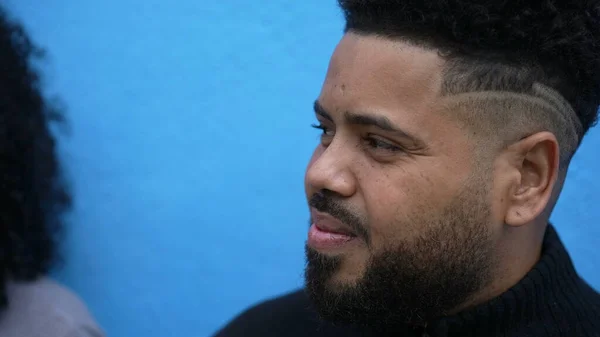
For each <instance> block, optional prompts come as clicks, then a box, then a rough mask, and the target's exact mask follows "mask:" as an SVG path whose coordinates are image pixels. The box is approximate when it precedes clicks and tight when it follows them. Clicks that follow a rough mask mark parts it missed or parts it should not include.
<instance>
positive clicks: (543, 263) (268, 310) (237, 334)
mask: <svg viewBox="0 0 600 337" xmlns="http://www.w3.org/2000/svg"><path fill="white" fill-rule="evenodd" d="M394 335H396V336H406V337H412V336H414V337H421V336H430V337H451V336H453V337H454V336H455V337H469V336H473V337H475V336H477V337H479V336H481V337H484V336H485V337H494V336H505V337H513V336H514V337H521V336H531V337H544V336H553V337H559V336H560V337H584V336H585V337H600V294H598V292H596V291H594V289H592V288H591V287H590V286H589V285H588V284H587V283H586V282H585V281H584V280H582V279H581V278H580V277H579V276H578V275H577V272H576V271H575V268H574V267H573V264H572V262H571V259H570V257H569V255H568V253H567V251H566V250H565V247H564V246H563V244H562V242H561V240H560V238H559V237H558V235H557V233H556V231H555V229H554V228H553V227H552V226H548V230H547V231H546V235H545V238H544V244H543V248H542V256H541V258H540V260H539V262H538V263H537V264H536V265H535V266H534V268H533V269H532V270H531V271H530V272H529V273H528V274H527V275H526V276H525V277H524V278H523V279H522V280H521V281H520V282H519V283H518V284H516V285H515V286H514V287H512V288H511V289H509V290H508V291H507V292H505V293H504V294H502V295H500V296H499V297H497V298H494V299H492V300H490V301H489V302H487V303H484V304H482V305H480V306H477V307H475V308H472V309H469V310H467V311H464V312H461V313H459V314H457V315H455V316H451V317H444V318H441V319H439V320H437V321H435V322H431V323H430V324H428V326H427V328H419V329H416V328H415V329H413V328H408V327H407V328H406V329H405V330H403V331H397V333H395V334H394ZM242 336H243V337H275V336H277V337H330V336H340V337H341V336H347V337H354V336H357V337H358V336H373V335H372V334H369V333H367V332H365V331H360V330H358V329H356V328H353V327H350V326H333V325H332V324H329V323H327V322H323V321H321V320H319V318H318V317H317V314H316V313H315V312H314V311H313V310H312V309H311V305H310V302H309V299H308V297H307V296H306V295H305V293H304V292H303V291H297V292H294V293H291V294H288V295H286V296H283V297H279V298H276V299H273V300H270V301H267V302H264V303H262V304H259V305H257V306H255V307H253V308H251V309H249V310H247V311H245V312H244V313H242V314H241V315H240V316H238V317H237V318H235V319H234V320H233V321H232V322H230V323H229V324H228V325H227V326H226V327H225V328H223V329H222V330H221V331H219V332H217V334H216V335H215V337H242Z"/></svg>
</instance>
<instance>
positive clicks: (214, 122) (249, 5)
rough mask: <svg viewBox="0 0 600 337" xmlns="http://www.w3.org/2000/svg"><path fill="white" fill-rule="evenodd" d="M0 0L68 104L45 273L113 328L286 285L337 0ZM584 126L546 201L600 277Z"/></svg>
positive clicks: (215, 311)
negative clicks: (62, 222)
mask: <svg viewBox="0 0 600 337" xmlns="http://www.w3.org/2000/svg"><path fill="white" fill-rule="evenodd" d="M5 2H7V3H8V6H9V8H11V9H12V10H13V13H15V14H16V15H17V16H18V17H20V18H22V19H23V21H24V22H25V23H26V25H27V27H28V28H29V29H30V31H31V33H32V35H33V37H34V38H35V39H36V40H37V41H38V42H40V43H41V44H42V45H44V46H46V47H47V48H48V50H49V52H50V55H49V56H50V57H49V59H48V62H47V63H46V65H45V69H47V84H48V86H47V87H48V90H49V93H58V94H60V95H61V96H62V98H63V100H64V101H65V103H66V105H67V106H68V112H69V118H70V122H71V129H72V134H71V136H70V137H68V138H64V139H63V142H62V152H63V156H64V160H65V162H66V164H67V168H68V173H69V175H70V176H71V179H72V181H73V184H74V189H75V193H76V195H77V204H76V207H75V210H74V212H73V214H72V217H71V220H72V228H71V230H70V234H69V237H68V240H67V242H66V251H67V254H68V259H69V260H68V263H67V264H66V266H65V268H63V269H62V270H61V271H59V272H58V274H57V277H58V278H59V279H60V280H62V281H63V282H64V283H65V284H67V285H68V286H70V287H72V288H73V289H75V291H77V292H78V293H79V294H80V295H81V297H82V298H83V299H84V300H85V301H86V302H87V303H88V305H89V307H90V308H91V310H92V311H93V313H94V314H95V315H96V317H97V319H98V320H99V321H100V323H101V324H102V325H103V326H104V328H105V329H106V331H107V332H108V334H109V335H110V336H116V337H126V336H146V337H165V336H207V335H209V334H210V333H211V332H213V331H214V330H215V329H216V328H218V327H219V326H220V325H222V324H224V323H225V322H226V321H227V320H228V319H229V318H230V317H231V316H233V315H234V314H236V313H237V312H238V311H239V310H241V309H242V308H243V307H245V306H247V305H249V304H251V303H253V302H255V301H257V300H260V299H262V298H265V297H268V296H272V295H275V294H278V293H281V292H284V291H287V290H290V289H292V288H294V287H297V286H299V285H301V282H302V268H303V262H304V261H303V241H304V237H305V235H306V219H307V212H306V207H305V201H304V198H303V187H302V176H303V171H304V167H305V164H306V162H307V160H308V158H309V155H310V153H311V150H312V147H313V145H314V144H315V142H316V141H317V134H316V133H314V131H311V130H310V129H309V127H308V126H309V124H310V123H311V122H313V117H312V106H311V103H312V101H313V99H314V98H316V96H317V94H318V92H319V90H320V85H321V81H322V80H323V77H324V75H325V69H326V66H327V62H328V58H329V56H330V54H331V52H332V50H333V48H334V46H335V43H336V42H337V40H338V38H339V37H340V36H341V25H342V21H341V17H340V15H339V13H338V11H337V8H336V7H335V1H334V0H328V1H323V0H303V1H264V2H261V3H260V4H259V3H257V2H256V1H241V0H226V1H210V2H209V1H198V0H177V1H172V2H169V1H164V0H143V1H142V0H138V1H134V0H103V1H92V0H70V1H69V0H62V1H51V0H46V1H39V0H35V1H34V0H5ZM207 3H211V4H212V5H208V4H207ZM175 4H176V5H175ZM599 131H600V130H596V131H594V132H592V133H591V134H590V135H589V137H588V138H587V139H586V142H585V143H584V145H583V147H582V148H581V150H580V152H579V154H578V155H577V157H576V158H575V162H574V164H573V167H572V171H571V173H570V178H569V182H568V184H567V186H566V188H565V191H564V194H563V197H562V199H561V201H560V205H559V206H558V209H557V211H556V213H555V215H554V220H555V222H556V223H557V226H558V227H559V230H560V231H561V233H562V236H563V237H564V239H565V241H566V243H567V245H568V247H569V248H570V250H571V252H572V254H573V256H574V259H575V260H576V264H577V267H578V269H579V270H580V271H581V273H582V274H583V275H584V276H586V277H587V278H588V279H589V280H590V281H591V283H592V284H593V285H594V286H596V287H598V288H600V272H599V270H600V262H599V261H600V252H599V250H598V249H597V245H598V244H599V243H600V240H599V239H598V235H600V223H599V222H600V221H598V219H600V209H599V207H598V204H599V203H600V192H599V188H600V180H598V178H597V174H594V173H596V172H600V159H599V158H600V157H599V156H598V153H597V149H598V148H599V147H600V132H599Z"/></svg>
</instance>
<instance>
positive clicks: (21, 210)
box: [0, 8, 103, 337]
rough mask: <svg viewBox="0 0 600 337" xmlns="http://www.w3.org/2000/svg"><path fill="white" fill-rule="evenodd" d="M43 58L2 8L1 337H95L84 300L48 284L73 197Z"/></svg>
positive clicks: (58, 117)
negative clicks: (45, 87) (39, 63)
mask: <svg viewBox="0 0 600 337" xmlns="http://www.w3.org/2000/svg"><path fill="white" fill-rule="evenodd" d="M42 56H43V52H42V50H40V49H39V48H37V47H36V46H35V45H34V44H33V43H32V41H31V40H30V38H29V37H28V35H27V33H26V31H25V29H24V28H23V26H22V25H20V24H19V23H18V22H16V21H14V20H12V18H11V17H10V16H9V15H8V14H7V12H6V11H5V10H4V9H3V8H0V67H1V68H2V72H1V74H0V224H1V226H2V229H1V230H0V271H1V273H2V275H1V277H0V336H2V337H35V336H45V337H101V336H103V332H102V331H101V329H100V328H99V327H98V325H97V324H96V322H95V321H94V319H93V318H92V316H91V314H90V313H89V312H88V310H87V308H86V306H85V305H84V304H83V303H82V301H81V300H80V299H79V298H78V297H77V296H76V295H75V294H73V293H72V292H71V291H69V290H68V289H66V288H65V287H64V286H61V285H60V284H58V283H57V282H55V281H52V280H51V279H50V278H48V277H47V274H48V273H49V271H50V270H51V268H52V267H53V266H54V263H55V262H56V261H57V257H58V256H57V255H58V254H57V250H58V248H57V245H58V243H59V241H58V240H59V238H60V234H61V229H62V228H63V217H62V216H63V215H64V213H65V212H66V211H68V210H69V207H70V205H71V194H70V192H69V190H68V187H67V185H66V183H65V180H64V179H63V176H62V174H61V167H60V163H59V160H58V158H57V149H56V140H55V138H54V137H53V135H52V133H51V130H50V124H51V123H52V122H60V121H63V120H64V118H63V114H62V113H61V111H60V110H59V109H57V108H56V107H55V106H53V105H52V104H50V103H49V102H48V101H47V99H45V98H44V97H43V94H42V92H41V89H40V75H39V73H38V72H37V71H36V69H35V68H34V66H33V65H32V63H33V61H34V60H36V59H39V58H40V57H42Z"/></svg>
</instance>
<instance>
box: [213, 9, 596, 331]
mask: <svg viewBox="0 0 600 337" xmlns="http://www.w3.org/2000/svg"><path fill="white" fill-rule="evenodd" d="M339 3H340V6H341V8H342V10H343V12H344V15H345V20H346V29H345V35H344V36H343V38H342V39H341V41H340V43H339V45H338V46H337V48H336V50H335V52H334V54H333V57H332V59H331V62H330V65H329V69H328V72H327V76H326V79H325V83H324V85H323V88H322V91H321V93H320V96H319V97H318V99H317V101H316V103H315V113H316V118H317V120H318V125H316V127H317V128H319V129H321V130H322V131H323V133H322V136H321V143H320V144H319V145H318V146H317V148H316V150H315V152H314V155H313V157H312V159H311V161H310V163H309V165H308V169H307V172H306V179H305V186H306V196H307V199H308V203H309V206H310V214H311V225H310V229H309V231H308V240H307V248H306V256H307V267H306V289H305V290H304V291H300V292H295V293H292V294H289V295H287V296H284V297H281V298H277V299H274V300H271V301H268V302H266V303H263V304H260V305H258V306H256V307H254V308H252V309H249V310H248V311H246V312H244V313H243V314H242V315H240V316H239V317H237V318H236V319H235V320H234V321H233V322H231V323H230V324H229V325H228V326H226V327H225V328H223V329H222V330H221V331H220V332H218V333H217V336H219V337H231V336H262V337H265V336H313V337H314V336H371V335H372V336H385V335H390V336H392V335H393V336H435V337H442V336H461V337H466V336H536V337H540V336H565V337H566V336H569V337H571V336H600V295H599V294H598V293H597V292H596V291H594V290H593V289H592V288H591V287H590V286H589V285H588V284H586V282H585V281H584V280H582V279H581V278H580V277H579V276H578V275H577V273H576V271H575V269H574V267H573V265H572V263H571V260H570V258H569V255H568V254H567V252H566V251H565V248H564V246H563V245H562V243H561V241H560V239H559V236H558V235H557V233H556V231H555V229H554V228H553V227H552V225H550V224H549V223H548V219H549V217H550V214H551V212H552V209H553V207H554V206H555V203H556V201H557V198H558V196H559V194H560V191H561V188H562V186H563V183H564V180H565V176H566V173H567V168H568V165H569V161H570V159H571V158H572V156H573V154H574V153H575V151H576V149H577V147H578V146H579V144H580V143H581V140H582V138H583V137H584V135H585V134H586V132H587V131H588V129H589V128H590V127H591V126H592V125H593V124H594V123H595V122H596V119H597V108H598V105H599V103H600V1H574V0H573V1H567V0H545V1H496V2H493V1H484V2H482V1H445V0H437V1H435V0H434V1H421V0H403V1H401V0H397V1H390V0H388V1H384V0H370V1H369V0H340V1H339Z"/></svg>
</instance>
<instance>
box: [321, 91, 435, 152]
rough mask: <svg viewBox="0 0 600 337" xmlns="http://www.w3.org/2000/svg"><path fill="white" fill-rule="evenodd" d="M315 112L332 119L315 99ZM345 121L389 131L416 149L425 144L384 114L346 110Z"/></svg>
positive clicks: (421, 147) (423, 147)
mask: <svg viewBox="0 0 600 337" xmlns="http://www.w3.org/2000/svg"><path fill="white" fill-rule="evenodd" d="M314 109H315V113H316V114H317V115H319V116H321V117H323V118H325V119H327V120H329V121H333V118H332V117H331V115H330V114H329V113H328V112H327V111H326V110H325V109H324V108H323V106H322V105H321V104H320V103H319V101H318V100H317V101H315V104H314ZM344 118H345V121H346V123H348V124H350V125H363V126H372V127H375V128H378V129H380V130H383V131H386V132H390V133H392V134H394V135H395V136H396V137H399V138H402V139H404V140H407V141H408V142H409V143H410V144H411V145H412V146H411V147H415V148H418V149H425V148H427V145H426V143H425V141H423V140H422V139H421V138H419V137H417V136H415V135H413V134H411V133H410V132H407V131H404V130H402V129H401V128H399V127H397V126H395V125H394V123H392V122H391V121H390V120H389V119H388V118H387V117H385V116H378V115H375V114H370V113H356V112H346V113H344Z"/></svg>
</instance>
